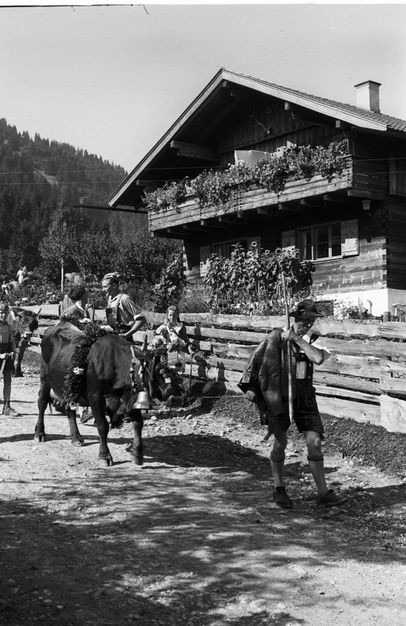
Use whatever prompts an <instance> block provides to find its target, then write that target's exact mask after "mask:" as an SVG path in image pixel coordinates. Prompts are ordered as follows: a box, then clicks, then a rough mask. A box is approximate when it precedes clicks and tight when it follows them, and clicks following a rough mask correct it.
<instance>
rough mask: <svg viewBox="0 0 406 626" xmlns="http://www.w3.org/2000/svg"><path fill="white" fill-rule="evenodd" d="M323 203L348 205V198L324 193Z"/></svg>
mask: <svg viewBox="0 0 406 626" xmlns="http://www.w3.org/2000/svg"><path fill="white" fill-rule="evenodd" d="M323 201H324V202H329V203H330V202H331V203H335V204H348V200H347V197H346V196H342V195H340V194H338V193H336V194H332V193H324V194H323Z"/></svg>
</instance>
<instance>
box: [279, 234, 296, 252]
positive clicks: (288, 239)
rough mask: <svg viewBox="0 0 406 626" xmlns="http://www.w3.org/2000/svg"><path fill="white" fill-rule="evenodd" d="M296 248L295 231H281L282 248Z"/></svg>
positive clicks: (287, 249) (288, 249)
mask: <svg viewBox="0 0 406 626" xmlns="http://www.w3.org/2000/svg"><path fill="white" fill-rule="evenodd" d="M295 248H296V233H295V231H294V230H283V231H282V250H285V251H290V250H294V249H295Z"/></svg>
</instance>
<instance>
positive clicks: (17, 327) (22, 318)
mask: <svg viewBox="0 0 406 626" xmlns="http://www.w3.org/2000/svg"><path fill="white" fill-rule="evenodd" d="M7 321H8V323H9V325H10V326H11V327H12V329H13V334H14V345H15V351H16V365H15V373H14V376H15V378H20V377H22V375H23V373H22V370H21V364H22V362H23V357H24V354H25V351H26V349H27V348H28V346H29V345H30V340H31V337H32V334H33V332H34V331H36V330H37V328H38V319H37V316H36V315H35V314H33V313H29V312H28V311H25V310H24V309H19V308H18V307H14V308H12V309H10V312H9V315H8V318H7Z"/></svg>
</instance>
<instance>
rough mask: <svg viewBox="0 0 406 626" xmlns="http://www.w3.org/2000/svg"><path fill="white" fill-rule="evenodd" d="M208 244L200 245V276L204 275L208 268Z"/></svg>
mask: <svg viewBox="0 0 406 626" xmlns="http://www.w3.org/2000/svg"><path fill="white" fill-rule="evenodd" d="M209 256H210V246H200V276H201V277H202V278H203V277H204V276H206V274H207V272H208V269H209Z"/></svg>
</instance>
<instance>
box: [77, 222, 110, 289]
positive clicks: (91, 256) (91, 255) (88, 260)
mask: <svg viewBox="0 0 406 626" xmlns="http://www.w3.org/2000/svg"><path fill="white" fill-rule="evenodd" d="M115 256H116V250H115V242H114V239H113V237H112V235H111V233H110V229H109V227H108V225H107V224H105V225H103V226H95V227H94V229H92V230H90V231H85V232H84V233H83V234H82V236H81V237H80V238H79V239H78V241H77V243H76V245H75V252H74V259H75V261H76V262H77V264H78V266H79V268H80V270H81V272H82V273H83V275H84V276H87V275H90V274H91V275H93V276H95V277H96V279H97V280H101V278H102V277H103V275H104V274H106V273H107V272H108V271H110V270H111V267H112V265H114V259H115Z"/></svg>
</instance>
